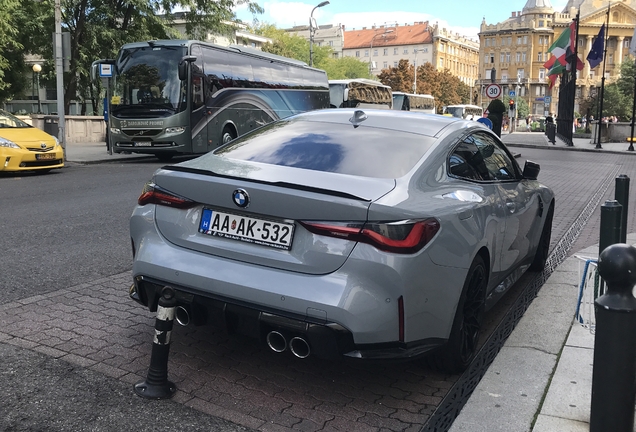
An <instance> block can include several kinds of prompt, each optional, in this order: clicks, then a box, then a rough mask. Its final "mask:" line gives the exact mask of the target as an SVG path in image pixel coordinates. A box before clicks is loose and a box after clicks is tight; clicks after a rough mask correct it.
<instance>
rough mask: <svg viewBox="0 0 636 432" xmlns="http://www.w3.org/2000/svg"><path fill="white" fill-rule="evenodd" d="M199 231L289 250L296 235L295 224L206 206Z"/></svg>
mask: <svg viewBox="0 0 636 432" xmlns="http://www.w3.org/2000/svg"><path fill="white" fill-rule="evenodd" d="M199 232H200V233H202V234H206V235H212V236H218V237H223V238H227V239H231V240H239V241H244V242H248V243H254V244H259V245H263V246H269V247H273V248H277V249H284V250H289V249H291V244H292V238H293V236H294V224H293V223H286V222H276V221H273V220H267V219H260V218H254V217H249V216H244V215H237V214H232V213H225V212H220V211H217V210H212V209H208V208H204V209H203V214H202V216H201V223H200V224H199Z"/></svg>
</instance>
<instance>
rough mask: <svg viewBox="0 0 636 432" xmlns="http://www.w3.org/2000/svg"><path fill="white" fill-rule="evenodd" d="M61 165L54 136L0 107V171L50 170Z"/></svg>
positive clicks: (60, 150) (59, 149) (59, 151)
mask: <svg viewBox="0 0 636 432" xmlns="http://www.w3.org/2000/svg"><path fill="white" fill-rule="evenodd" d="M63 167H64V150H63V149H62V146H60V143H59V142H58V140H57V138H55V137H54V136H51V135H49V134H47V133H46V132H43V131H42V130H40V129H38V128H35V127H33V126H31V125H30V124H28V123H25V122H23V121H22V120H20V119H19V118H17V117H16V116H14V115H12V114H10V113H8V112H6V111H4V110H0V171H40V172H42V171H44V172H46V171H50V170H52V169H56V168H63Z"/></svg>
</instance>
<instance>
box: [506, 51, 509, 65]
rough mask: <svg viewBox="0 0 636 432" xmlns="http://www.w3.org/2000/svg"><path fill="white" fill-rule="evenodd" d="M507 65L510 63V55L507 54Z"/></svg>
mask: <svg viewBox="0 0 636 432" xmlns="http://www.w3.org/2000/svg"><path fill="white" fill-rule="evenodd" d="M506 63H510V53H506Z"/></svg>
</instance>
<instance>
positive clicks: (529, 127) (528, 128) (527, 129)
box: [526, 116, 532, 132]
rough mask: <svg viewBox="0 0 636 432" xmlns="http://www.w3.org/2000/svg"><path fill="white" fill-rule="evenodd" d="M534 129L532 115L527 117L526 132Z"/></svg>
mask: <svg viewBox="0 0 636 432" xmlns="http://www.w3.org/2000/svg"><path fill="white" fill-rule="evenodd" d="M530 129H532V116H528V117H526V132H530Z"/></svg>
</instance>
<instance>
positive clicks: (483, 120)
mask: <svg viewBox="0 0 636 432" xmlns="http://www.w3.org/2000/svg"><path fill="white" fill-rule="evenodd" d="M477 121H478V122H479V123H483V124H484V125H486V127H487V128H488V129H490V130H492V121H490V119H489V118H488V117H479V118H478V119H477Z"/></svg>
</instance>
